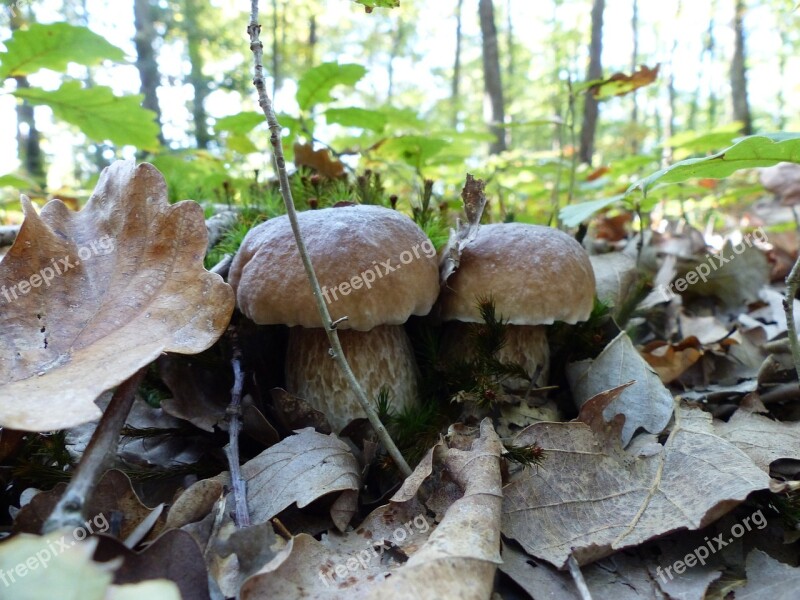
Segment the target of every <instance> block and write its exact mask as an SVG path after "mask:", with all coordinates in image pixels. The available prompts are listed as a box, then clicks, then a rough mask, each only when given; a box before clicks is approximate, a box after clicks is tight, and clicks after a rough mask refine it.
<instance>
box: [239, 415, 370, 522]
mask: <svg viewBox="0 0 800 600" xmlns="http://www.w3.org/2000/svg"><path fill="white" fill-rule="evenodd" d="M360 471H361V469H360V468H359V466H358V461H357V460H356V458H355V456H353V453H352V452H351V451H350V447H349V446H348V445H347V444H345V443H344V442H343V441H342V440H340V439H339V438H338V437H336V436H335V435H323V434H321V433H317V432H316V431H314V430H313V429H311V428H310V427H307V428H305V429H301V430H299V431H297V435H292V436H289V437H287V438H286V439H284V440H282V441H281V442H279V443H277V444H275V445H274V446H272V447H270V448H267V449H266V450H264V451H263V452H262V453H261V454H259V455H258V456H256V457H255V458H253V459H251V460H249V461H247V462H246V463H245V464H244V465H242V477H244V479H245V480H246V481H247V506H248V508H249V510H250V519H251V521H252V522H253V523H254V524H257V523H265V522H266V521H269V520H270V519H271V518H272V517H274V516H275V515H277V514H278V513H279V512H281V511H282V510H283V509H284V508H286V507H288V506H290V505H291V504H293V503H296V504H297V506H298V508H303V507H305V506H308V505H309V504H311V503H312V502H313V501H314V500H316V499H318V498H321V497H322V496H325V495H327V494H332V493H334V492H339V496H338V498H337V499H336V501H335V502H334V503H333V505H332V506H331V509H330V512H331V518H332V519H333V522H334V523H335V524H336V526H337V527H338V528H339V529H340V530H342V531H344V529H345V527H347V524H348V523H349V522H350V519H351V517H352V516H353V514H354V513H355V511H356V508H357V506H356V505H357V500H358V490H359V489H360V487H361V478H360V477H359V473H360Z"/></svg>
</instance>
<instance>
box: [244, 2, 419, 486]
mask: <svg viewBox="0 0 800 600" xmlns="http://www.w3.org/2000/svg"><path fill="white" fill-rule="evenodd" d="M250 7H251V8H250V24H249V25H248V26H247V33H248V35H249V36H250V50H251V51H252V53H253V62H254V64H255V75H254V77H253V85H254V86H255V88H256V90H257V91H258V104H259V106H260V107H261V110H262V111H263V112H264V116H265V117H266V119H267V125H268V126H269V131H270V138H269V141H270V144H271V145H272V160H273V163H274V166H275V172H276V173H277V174H278V181H279V182H280V186H281V196H282V197H283V202H284V204H285V205H286V214H287V216H288V217H289V223H290V224H291V226H292V232H293V233H294V237H295V241H296V242H297V249H298V250H299V252H300V258H301V259H302V260H303V266H304V267H305V270H306V275H307V276H308V280H309V282H310V283H311V291H312V292H313V294H314V299H315V301H316V303H317V310H318V311H319V314H320V317H322V324H323V327H324V328H325V333H327V335H328V340H329V342H330V344H331V349H332V354H333V357H334V359H335V360H336V362H337V363H338V364H339V367H340V368H341V369H342V372H343V373H344V376H345V378H346V379H347V382H348V384H349V385H350V387H351V388H352V389H353V391H354V392H355V394H356V398H358V401H359V403H360V404H361V408H362V409H363V410H364V412H365V413H366V415H367V418H368V419H369V422H370V423H371V424H372V427H373V428H374V429H375V431H376V433H377V434H378V438H379V439H380V440H381V443H382V444H383V445H384V447H385V448H386V451H387V452H388V453H389V455H390V456H391V457H392V459H393V460H394V462H395V464H396V465H397V467H398V468H399V469H400V471H401V472H402V473H403V475H405V476H406V477H408V476H409V475H411V468H410V467H409V466H408V463H407V462H406V460H405V459H404V458H403V455H402V454H401V453H400V450H398V448H397V445H395V443H394V441H393V440H392V438H391V436H390V435H389V432H388V431H386V427H384V426H383V423H381V420H380V418H379V417H378V413H377V412H376V411H375V408H374V407H373V406H372V404H371V403H370V401H369V399H368V398H367V395H366V393H364V389H363V388H362V387H361V384H360V383H359V382H358V379H356V376H355V375H354V374H353V370H352V369H351V368H350V364H349V363H348V362H347V359H346V358H345V356H344V352H343V351H342V344H341V343H340V342H339V335H338V334H337V332H336V329H335V328H334V327H333V326H332V325H333V324H332V322H331V315H330V313H329V312H328V307H327V306H326V304H325V301H324V300H323V298H322V290H321V289H320V287H319V281H318V280H317V276H316V273H314V267H313V266H312V264H311V259H310V258H309V256H308V250H307V249H306V245H305V242H304V241H303V237H302V235H301V233H300V226H299V224H298V222H297V211H296V210H295V207H294V200H293V199H292V192H291V189H290V187H289V175H288V174H287V172H286V159H285V158H284V155H283V144H282V143H281V126H280V124H279V123H278V119H277V118H276V116H275V110H274V109H273V107H272V102H271V101H270V99H269V96H267V89H266V85H265V83H264V66H263V52H264V46H263V44H262V43H261V40H260V39H259V35H260V33H261V25H259V24H258V0H251V3H250Z"/></svg>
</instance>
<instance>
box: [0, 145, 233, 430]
mask: <svg viewBox="0 0 800 600" xmlns="http://www.w3.org/2000/svg"><path fill="white" fill-rule="evenodd" d="M23 206H24V210H25V222H24V223H23V225H22V229H21V230H20V233H19V236H18V237H17V239H16V241H15V242H14V245H13V246H12V247H11V250H10V251H9V252H8V254H7V255H6V256H5V258H4V259H3V261H2V262H0V304H2V310H0V330H2V332H3V344H2V345H0V425H2V426H5V427H12V428H15V429H24V430H29V431H49V430H52V429H62V428H68V427H72V426H75V425H79V424H80V423H84V422H87V421H91V420H94V419H97V418H98V417H99V416H100V410H99V409H98V408H97V406H96V405H95V404H94V400H95V399H96V398H97V397H98V396H100V394H102V393H103V392H104V391H106V390H108V389H110V388H112V387H114V386H116V385H118V384H119V383H121V382H122V381H124V380H125V379H127V378H128V377H129V376H130V375H132V374H133V373H135V372H136V371H137V370H138V369H140V368H141V367H143V366H144V365H147V364H148V363H150V362H152V361H153V360H155V359H156V358H157V357H158V356H159V355H160V354H161V353H162V352H165V351H169V352H177V353H183V354H193V353H197V352H200V351H202V350H204V349H206V348H208V347H210V346H211V345H212V344H213V343H214V342H215V341H216V340H217V338H218V337H219V336H220V335H221V334H222V333H223V331H224V330H225V328H226V326H227V325H228V322H229V320H230V316H231V314H232V312H233V305H234V298H233V292H232V290H231V288H230V287H229V286H228V285H227V284H226V283H224V282H223V281H222V279H221V278H220V277H219V276H218V275H215V274H212V273H208V272H207V271H206V270H205V269H204V268H203V256H204V254H205V249H206V239H207V232H206V227H205V221H204V219H203V211H202V209H201V208H200V206H199V205H198V204H196V203H195V202H190V201H185V202H179V203H177V204H174V205H170V204H169V203H168V202H167V186H166V183H165V182H164V178H163V177H162V176H161V174H160V173H159V172H158V170H157V169H156V168H155V167H153V166H152V165H148V164H141V165H138V166H136V165H135V163H134V162H133V161H118V162H115V163H114V164H112V165H111V166H110V167H108V168H106V169H105V170H104V171H103V172H102V174H101V175H100V180H99V181H98V183H97V187H96V188H95V191H94V193H93V194H92V197H91V198H90V199H89V202H88V203H87V204H86V206H85V207H84V208H83V210H81V211H80V212H72V211H70V210H69V209H67V207H66V206H64V204H63V203H61V202H59V201H52V202H49V203H48V204H47V205H45V207H44V208H42V211H41V214H39V215H37V214H36V211H35V210H34V208H33V205H32V204H31V203H30V202H29V201H27V200H26V199H24V200H23Z"/></svg>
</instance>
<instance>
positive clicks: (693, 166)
mask: <svg viewBox="0 0 800 600" xmlns="http://www.w3.org/2000/svg"><path fill="white" fill-rule="evenodd" d="M782 161H786V162H795V163H800V133H774V134H768V135H752V136H747V137H745V138H741V139H740V140H739V141H738V142H736V143H735V144H734V145H733V146H731V147H730V148H726V149H725V150H723V151H721V152H717V153H716V154H712V155H711V156H705V157H702V158H689V159H686V160H682V161H680V162H677V163H675V164H674V165H671V166H669V167H667V168H666V169H661V170H660V171H657V172H656V173H653V174H652V175H650V176H649V177H646V178H645V179H643V180H641V181H638V182H636V183H635V184H634V185H633V186H631V188H630V189H629V190H628V192H627V193H631V192H633V191H634V190H637V189H640V190H641V191H642V193H643V194H644V195H647V193H648V192H649V191H650V190H651V189H652V188H653V187H654V186H655V184H656V183H678V182H682V181H686V180H688V179H691V178H693V177H707V178H711V179H722V178H724V177H728V176H729V175H731V174H732V173H733V172H735V171H738V170H739V169H753V168H756V167H770V166H772V165H775V164H777V163H779V162H782Z"/></svg>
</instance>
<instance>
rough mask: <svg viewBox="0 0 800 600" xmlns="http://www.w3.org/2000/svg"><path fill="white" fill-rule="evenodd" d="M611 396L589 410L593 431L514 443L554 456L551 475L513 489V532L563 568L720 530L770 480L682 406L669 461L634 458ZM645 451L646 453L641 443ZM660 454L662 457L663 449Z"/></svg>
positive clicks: (547, 433)
mask: <svg viewBox="0 0 800 600" xmlns="http://www.w3.org/2000/svg"><path fill="white" fill-rule="evenodd" d="M608 401H609V397H605V398H603V397H600V398H598V399H597V400H592V401H590V402H587V403H586V405H584V407H583V408H582V409H581V415H580V419H581V421H583V422H577V423H576V422H572V423H537V424H534V425H531V426H530V427H528V428H527V429H525V430H524V431H522V432H521V433H520V434H519V435H518V436H517V437H516V439H515V440H514V444H515V445H517V446H524V445H528V444H531V443H533V442H534V441H535V442H536V443H537V444H538V445H539V446H540V447H541V448H543V449H544V451H545V453H546V456H547V461H546V463H545V468H541V469H537V470H533V469H527V470H525V471H522V472H520V473H519V474H517V475H516V476H515V477H514V478H513V479H512V481H511V483H509V484H508V485H507V486H506V487H505V503H504V505H503V533H504V534H505V535H506V536H508V537H510V538H513V539H515V540H517V541H518V542H519V543H520V544H521V545H522V546H523V548H525V550H526V551H527V552H528V553H529V554H531V555H532V556H535V557H537V558H540V559H543V560H546V561H548V562H550V563H551V564H553V565H555V566H556V567H559V568H562V567H563V566H564V565H565V564H566V562H567V559H568V558H569V555H570V553H574V554H575V558H576V559H577V560H578V562H580V563H581V564H587V563H590V562H592V561H594V560H598V559H600V558H603V557H605V556H608V555H609V554H611V553H612V552H614V551H615V550H618V549H620V548H625V547H629V546H635V545H638V544H641V543H642V542H645V541H647V540H649V539H652V538H654V537H657V536H661V535H664V534H666V533H669V532H672V531H676V530H679V529H698V528H701V527H704V526H705V525H708V524H709V523H711V522H713V521H715V520H716V519H717V518H719V517H720V516H721V515H723V514H725V513H726V512H727V511H729V510H731V509H732V508H733V507H734V506H735V505H737V504H738V503H739V502H741V501H742V500H744V499H745V498H746V497H747V495H748V494H749V493H750V492H753V491H756V490H760V489H764V488H767V487H768V486H769V477H768V476H767V475H766V474H765V473H764V472H763V471H761V470H760V469H758V467H756V465H754V464H753V461H752V460H750V458H748V457H747V456H746V455H745V454H744V453H743V452H741V451H740V450H738V449H737V448H736V447H735V446H733V445H732V444H730V443H728V442H726V441H725V440H723V439H721V438H719V437H717V436H715V435H714V433H713V429H712V424H711V415H709V414H708V413H705V412H703V411H702V410H700V409H687V408H681V407H676V410H675V422H674V424H673V426H672V430H671V432H670V434H669V437H668V438H667V440H666V442H665V443H664V445H663V447H661V451H660V452H652V448H651V446H653V444H651V445H650V446H648V448H650V450H651V451H649V452H646V453H645V452H641V453H633V452H626V451H625V450H624V449H623V448H622V447H621V446H620V443H619V429H620V427H621V421H622V420H623V419H624V417H622V416H617V417H615V418H614V420H613V421H612V422H611V423H606V422H604V421H603V417H602V414H603V409H604V404H605V403H607V402H608ZM634 445H636V444H634ZM656 449H657V448H656Z"/></svg>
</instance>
